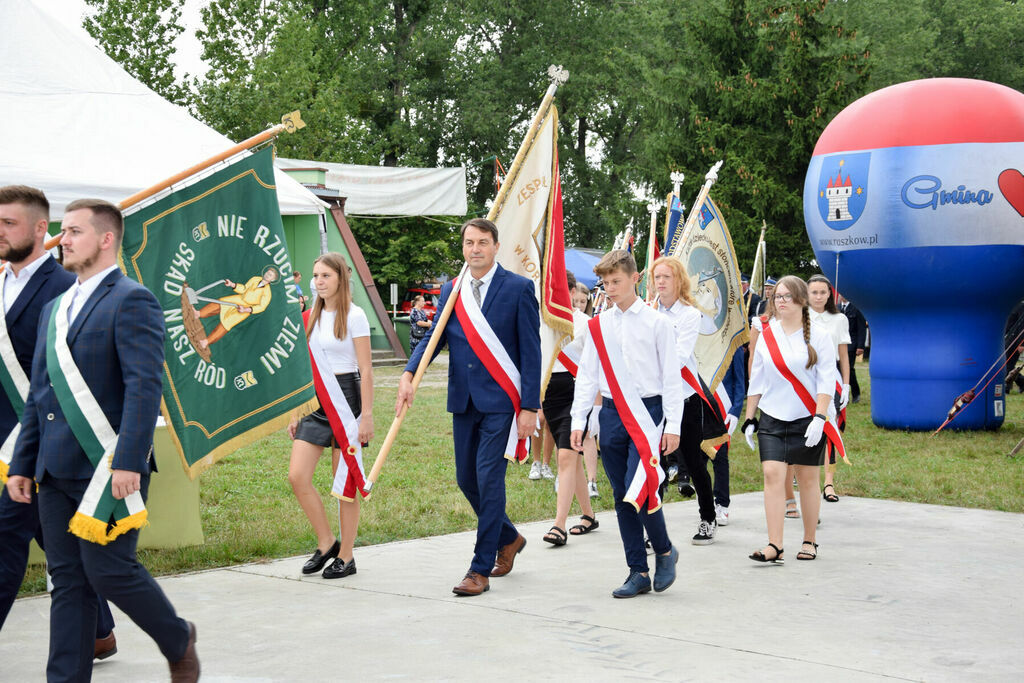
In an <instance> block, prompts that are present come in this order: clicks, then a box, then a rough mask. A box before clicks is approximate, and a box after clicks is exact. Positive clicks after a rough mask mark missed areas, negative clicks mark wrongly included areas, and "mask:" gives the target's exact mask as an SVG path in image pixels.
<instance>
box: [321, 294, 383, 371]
mask: <svg viewBox="0 0 1024 683" xmlns="http://www.w3.org/2000/svg"><path fill="white" fill-rule="evenodd" d="M336 317H337V314H336V312H335V311H320V319H319V320H317V321H316V329H315V330H314V331H313V334H315V335H317V337H318V338H319V340H320V346H321V347H322V348H323V350H324V355H326V356H327V361H328V363H329V364H330V366H331V372H333V373H334V374H335V375H340V374H343V373H349V372H358V370H359V361H358V359H357V358H356V345H355V343H353V341H352V340H353V339H355V338H356V337H369V336H370V321H369V320H367V319H366V313H364V312H363V309H361V308H359V307H358V306H356V305H355V304H352V305H351V306H350V307H349V309H348V319H347V320H346V321H345V322H346V323H347V325H346V327H345V338H344V339H338V338H337V337H335V336H334V320H335V318H336Z"/></svg>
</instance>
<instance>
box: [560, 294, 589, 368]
mask: <svg viewBox="0 0 1024 683" xmlns="http://www.w3.org/2000/svg"><path fill="white" fill-rule="evenodd" d="M589 321H590V318H588V317H587V314H586V313H583V312H581V311H580V310H579V309H577V308H574V309H572V341H571V342H569V343H568V344H566V345H565V346H564V347H563V348H569V347H570V346H572V347H573V348H575V349H577V350H578V351H579V353H580V354H581V355H582V353H583V345H584V344H585V343H586V341H587V333H588V332H587V330H588V328H587V323H588V322H589ZM556 372H569V368H567V367H565V365H563V364H562V361H560V360H558V356H557V355H555V364H554V365H553V366H551V374H554V373H556Z"/></svg>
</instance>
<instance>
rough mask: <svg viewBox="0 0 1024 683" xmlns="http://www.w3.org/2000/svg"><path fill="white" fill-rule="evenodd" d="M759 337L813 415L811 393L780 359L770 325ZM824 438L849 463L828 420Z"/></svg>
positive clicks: (838, 437) (780, 371) (780, 354)
mask: <svg viewBox="0 0 1024 683" xmlns="http://www.w3.org/2000/svg"><path fill="white" fill-rule="evenodd" d="M761 336H762V337H763V338H764V342H765V348H767V349H768V353H769V354H770V355H771V357H772V362H774V363H775V368H776V369H777V370H778V371H779V374H781V375H782V376H783V377H784V378H785V379H786V380H787V381H788V382H789V383H790V384H791V385H792V386H793V391H795V392H796V395H797V398H799V399H800V402H801V403H803V404H804V407H805V408H807V413H808V414H809V415H814V411H815V402H814V398H813V397H812V396H811V392H809V391H808V390H807V387H805V386H804V385H803V384H801V382H800V380H798V379H797V378H796V375H794V374H793V371H792V370H790V369H789V366H788V365H786V360H785V359H784V358H783V357H782V351H781V350H780V349H779V342H778V341H777V340H776V339H775V332H774V331H773V330H772V324H771V323H768V324H767V325H764V326H763V329H762V331H761ZM825 438H827V439H828V442H829V444H831V446H832V447H833V448H834V449H835V451H836V452H837V453H839V455H841V456H843V460H846V461H847V463H849V460H848V459H847V457H846V447H845V446H844V445H843V437H842V436H840V434H839V430H838V429H836V426H835V425H834V424H833V423H832V421H831V420H830V419H826V420H825Z"/></svg>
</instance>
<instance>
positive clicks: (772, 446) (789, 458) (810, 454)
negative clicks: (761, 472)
mask: <svg viewBox="0 0 1024 683" xmlns="http://www.w3.org/2000/svg"><path fill="white" fill-rule="evenodd" d="M813 419H814V416H813V415H808V416H807V417H802V418H800V419H799V420H793V421H791V422H787V421H785V420H779V419H776V418H774V417H772V416H771V415H769V414H768V413H766V412H764V411H763V410H762V411H761V422H760V423H759V425H758V428H757V445H758V451H759V452H760V454H761V462H764V461H765V460H772V461H776V462H784V463H786V464H787V465H810V466H821V465H822V464H823V463H824V461H825V441H827V439H826V438H825V437H824V436H822V437H821V441H819V442H818V445H817V446H811V447H810V448H808V447H807V446H806V445H805V443H806V441H807V437H805V436H804V432H806V431H807V425H809V424H811V420H813Z"/></svg>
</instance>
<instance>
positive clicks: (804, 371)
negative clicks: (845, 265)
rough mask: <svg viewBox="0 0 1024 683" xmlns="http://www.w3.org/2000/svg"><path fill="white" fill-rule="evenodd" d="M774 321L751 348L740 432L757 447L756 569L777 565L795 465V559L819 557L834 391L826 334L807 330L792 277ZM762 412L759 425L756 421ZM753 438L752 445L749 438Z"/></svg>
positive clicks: (800, 284) (803, 290)
mask: <svg viewBox="0 0 1024 683" xmlns="http://www.w3.org/2000/svg"><path fill="white" fill-rule="evenodd" d="M773 303H774V306H775V317H774V318H773V319H771V320H769V321H765V322H764V324H763V326H762V327H763V329H762V333H761V337H760V339H758V342H757V345H756V346H755V347H754V349H753V352H752V353H753V356H754V358H753V363H752V366H751V374H750V388H749V389H748V391H747V412H746V416H747V421H746V422H745V423H744V424H743V433H744V435H745V436H746V440H747V445H749V446H750V448H751V450H755V449H757V448H758V446H759V447H760V451H761V468H762V471H763V473H764V512H765V520H766V522H767V526H768V545H767V546H765V547H764V548H762V549H760V550H757V551H755V552H754V553H752V554H751V555H750V559H752V560H754V561H756V562H774V563H779V562H781V561H782V559H783V557H782V556H783V545H782V532H783V522H784V520H785V499H786V478H787V466H788V465H795V466H796V467H795V469H796V478H797V481H798V482H799V484H800V504H801V508H802V509H803V526H804V541H803V545H802V546H801V548H800V552H799V553H797V556H796V557H797V559H798V560H813V559H815V558H816V557H817V551H818V545H817V543H816V542H815V534H816V532H817V522H818V512H819V510H820V507H821V500H820V499H819V496H820V491H819V489H818V481H819V476H820V471H821V465H822V463H823V461H824V457H825V440H824V438H823V431H824V428H825V423H826V421H827V420H828V419H829V418H828V415H829V411H830V410H834V408H833V407H832V397H833V391H834V389H835V372H836V371H835V365H836V354H835V347H834V345H833V344H832V339H831V337H830V336H829V334H828V331H827V330H825V329H823V328H821V327H820V326H818V325H816V324H812V323H811V318H810V311H809V310H808V296H807V283H805V282H804V281H803V280H801V279H800V278H798V277H796V276H795V275H787V276H786V277H784V278H782V279H781V280H779V283H778V285H777V286H776V287H775V293H774V302H773ZM758 408H760V409H761V419H760V421H759V420H758V419H757V418H756V417H755V415H756V413H757V409H758ZM755 433H756V434H757V435H758V438H757V444H755V443H754V434H755Z"/></svg>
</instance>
